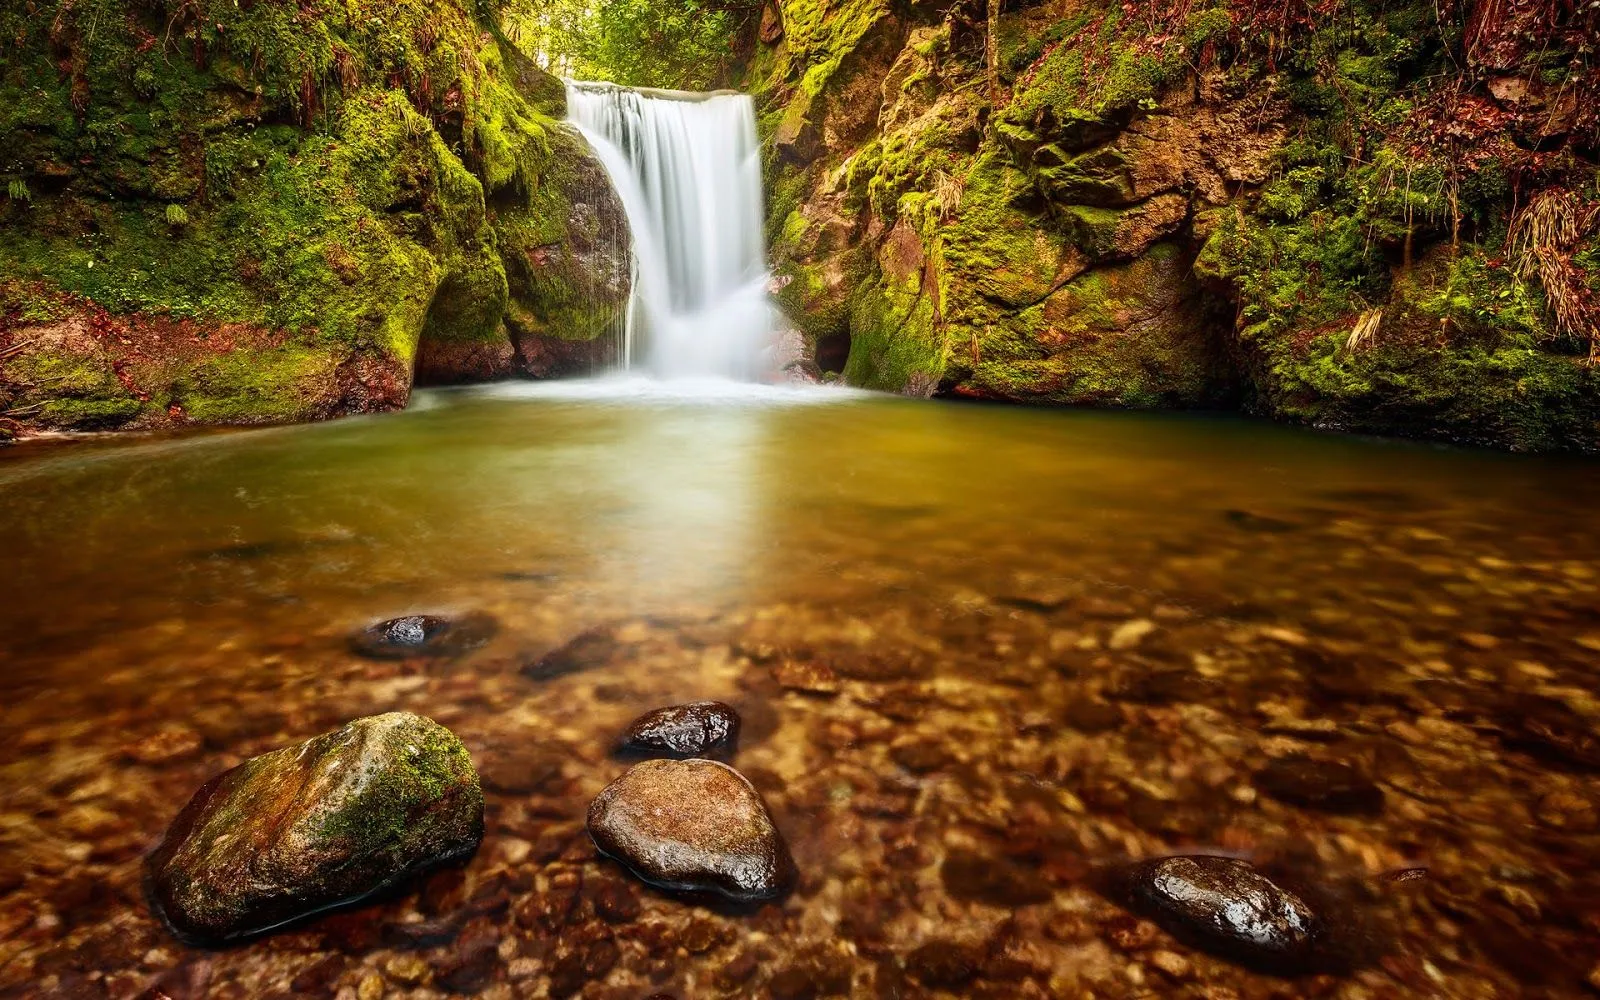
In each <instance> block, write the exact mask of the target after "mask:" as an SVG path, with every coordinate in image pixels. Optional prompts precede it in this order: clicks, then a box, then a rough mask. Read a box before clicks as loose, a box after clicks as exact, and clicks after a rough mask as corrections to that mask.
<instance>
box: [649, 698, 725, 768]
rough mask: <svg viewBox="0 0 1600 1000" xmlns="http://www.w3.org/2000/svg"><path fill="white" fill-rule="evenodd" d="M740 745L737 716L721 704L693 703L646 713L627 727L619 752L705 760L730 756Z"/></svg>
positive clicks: (713, 702) (709, 702) (711, 702)
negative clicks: (717, 754)
mask: <svg viewBox="0 0 1600 1000" xmlns="http://www.w3.org/2000/svg"><path fill="white" fill-rule="evenodd" d="M738 741H739V713H738V712H736V711H734V710H733V708H732V707H731V706H729V705H724V704H723V703H722V702H720V701H695V702H690V703H689V704H687V705H673V706H670V707H668V708H658V709H656V710H655V711H653V712H646V713H645V714H644V715H641V716H640V717H639V718H637V719H635V720H633V721H632V722H631V723H629V724H628V728H627V730H626V731H625V732H624V733H623V735H622V749H623V750H625V751H628V752H631V753H647V754H668V755H671V756H675V757H704V756H707V755H709V754H713V753H729V752H732V750H733V749H734V747H735V746H736V745H737V744H738Z"/></svg>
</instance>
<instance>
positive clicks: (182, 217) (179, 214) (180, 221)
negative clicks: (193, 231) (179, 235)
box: [167, 205, 189, 227]
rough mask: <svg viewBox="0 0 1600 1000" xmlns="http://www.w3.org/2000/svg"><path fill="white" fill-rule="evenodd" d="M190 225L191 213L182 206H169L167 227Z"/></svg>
mask: <svg viewBox="0 0 1600 1000" xmlns="http://www.w3.org/2000/svg"><path fill="white" fill-rule="evenodd" d="M188 224H189V213H188V212H186V211H184V210H183V206H182V205H168V206H167V225H169V226H174V227H176V226H187V225H188Z"/></svg>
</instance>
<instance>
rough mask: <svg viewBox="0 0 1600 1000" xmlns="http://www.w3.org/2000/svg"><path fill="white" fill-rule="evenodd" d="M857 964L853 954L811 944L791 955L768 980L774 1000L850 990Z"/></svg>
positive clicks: (810, 999) (796, 999)
mask: <svg viewBox="0 0 1600 1000" xmlns="http://www.w3.org/2000/svg"><path fill="white" fill-rule="evenodd" d="M854 980H855V966H854V963H853V962H852V961H851V959H850V957H849V956H848V955H846V954H844V953H842V952H839V951H836V950H834V949H832V948H824V947H817V948H810V949H806V950H805V951H802V952H801V953H799V954H797V955H795V956H794V957H793V958H792V959H790V961H789V964H788V965H786V966H784V967H783V968H781V969H779V970H778V971H777V972H776V973H775V974H773V976H772V978H771V979H770V980H769V981H768V983H767V989H768V991H769V992H770V993H771V994H772V997H773V1000H814V998H817V997H837V996H845V995H847V994H849V993H850V987H851V984H852V982H853V981H854Z"/></svg>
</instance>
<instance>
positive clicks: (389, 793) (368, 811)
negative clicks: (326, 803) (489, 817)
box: [318, 716, 482, 851]
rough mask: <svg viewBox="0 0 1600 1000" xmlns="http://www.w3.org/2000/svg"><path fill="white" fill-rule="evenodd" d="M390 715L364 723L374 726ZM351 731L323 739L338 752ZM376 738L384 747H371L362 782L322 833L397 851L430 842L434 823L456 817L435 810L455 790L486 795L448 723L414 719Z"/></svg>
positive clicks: (329, 815) (329, 817)
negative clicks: (429, 838) (427, 840)
mask: <svg viewBox="0 0 1600 1000" xmlns="http://www.w3.org/2000/svg"><path fill="white" fill-rule="evenodd" d="M389 718H392V717H385V716H380V717H378V719H375V720H362V721H363V722H364V723H367V724H369V725H371V724H373V723H381V722H383V721H384V720H386V719H389ZM349 730H350V727H346V729H345V730H342V731H341V732H340V733H335V734H331V735H330V736H328V737H322V738H321V739H323V740H328V741H329V742H330V744H331V746H330V747H329V749H330V750H333V749H334V748H335V747H338V746H339V745H340V743H341V742H342V741H343V740H347V739H348V738H349V737H348V736H346V734H347V733H348V732H349ZM374 738H378V739H381V740H382V741H383V744H382V746H381V747H375V748H371V749H369V750H368V751H367V760H368V763H367V770H366V772H365V774H364V775H363V776H362V777H363V780H361V781H359V782H356V783H354V784H353V786H352V787H354V788H355V789H356V794H354V795H351V796H350V797H348V798H347V799H346V800H345V801H343V802H342V803H340V804H339V806H338V808H336V809H334V810H333V811H330V812H329V813H327V814H326V815H325V816H324V817H323V818H322V822H321V825H320V829H319V831H318V832H319V833H320V835H321V836H323V837H326V838H329V839H350V840H353V841H355V842H356V843H357V844H359V845H361V847H362V848H363V849H364V850H366V851H379V850H385V849H392V848H393V847H395V846H397V845H399V844H401V843H405V842H408V841H411V842H415V841H418V840H426V839H427V838H428V837H429V836H430V835H431V829H430V828H431V827H433V826H435V825H436V824H438V823H440V822H450V821H452V820H454V819H455V816H454V814H447V815H442V816H436V815H435V812H436V811H435V810H434V809H433V808H432V807H433V806H436V805H437V804H438V803H439V802H440V801H441V800H442V799H443V798H444V797H445V796H446V795H447V794H449V793H451V792H452V791H455V790H461V791H464V792H465V794H467V795H468V796H469V797H472V798H481V794H482V793H481V791H480V790H479V786H478V776H477V772H476V771H475V770H474V768H473V766H472V758H471V756H470V755H469V754H468V752H467V749H466V747H465V746H463V745H462V743H461V741H460V740H459V739H458V738H457V737H456V736H455V734H453V733H451V732H450V731H449V730H448V729H445V728H444V727H443V726H440V725H438V724H437V723H435V722H432V721H431V720H426V719H420V718H418V717H411V718H409V719H405V720H404V721H402V722H400V723H399V724H397V725H394V726H392V727H388V728H385V729H383V730H381V731H380V732H379V733H378V734H377V735H376V737H374Z"/></svg>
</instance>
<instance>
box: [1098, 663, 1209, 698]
mask: <svg viewBox="0 0 1600 1000" xmlns="http://www.w3.org/2000/svg"><path fill="white" fill-rule="evenodd" d="M1109 693H1110V695H1111V697H1113V698H1115V699H1117V700H1118V701H1131V702H1134V703H1136V704H1140V705H1171V704H1174V703H1178V702H1203V701H1207V700H1210V699H1212V698H1214V697H1216V696H1217V695H1218V693H1219V686H1218V684H1217V682H1216V681H1214V680H1212V679H1211V678H1209V677H1203V676H1201V675H1200V674H1197V673H1195V672H1194V671H1193V670H1188V669H1178V670H1155V671H1151V672H1148V673H1137V674H1132V675H1130V676H1127V677H1124V678H1122V679H1121V680H1120V681H1119V682H1118V683H1117V684H1116V686H1115V687H1113V688H1112V690H1111V691H1110V692H1109Z"/></svg>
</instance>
